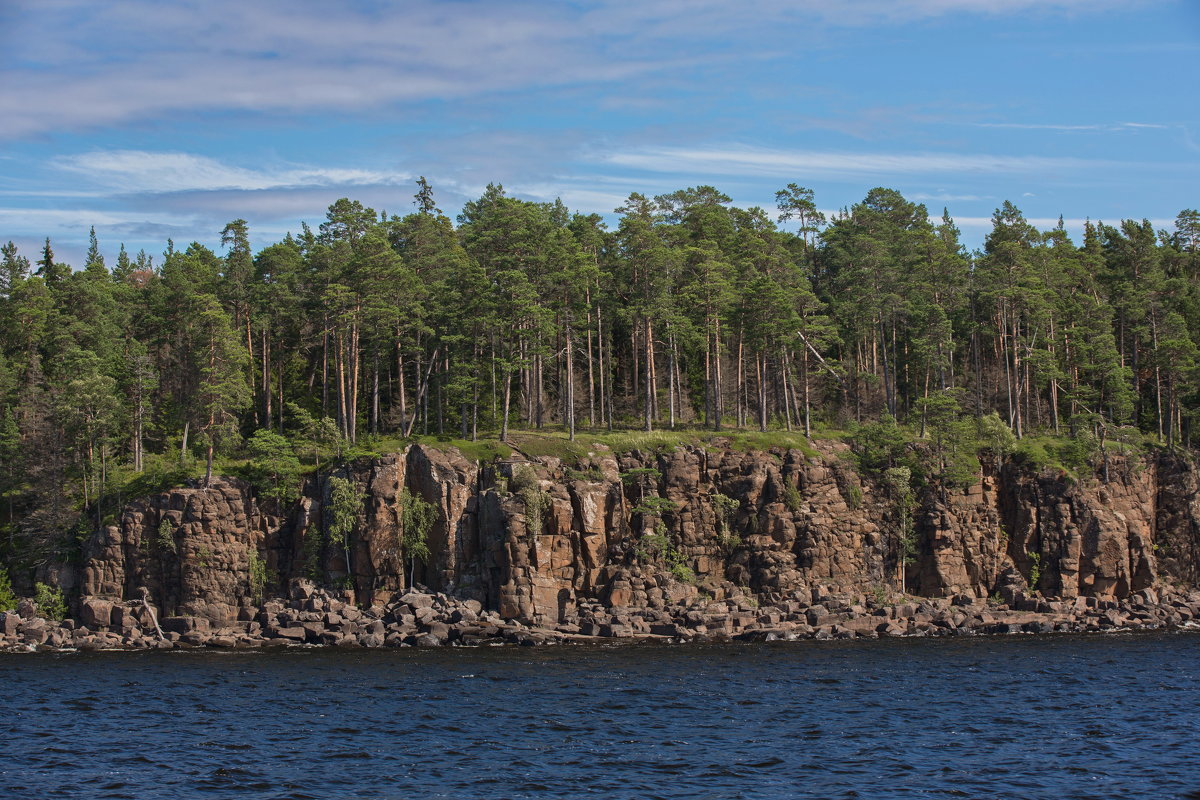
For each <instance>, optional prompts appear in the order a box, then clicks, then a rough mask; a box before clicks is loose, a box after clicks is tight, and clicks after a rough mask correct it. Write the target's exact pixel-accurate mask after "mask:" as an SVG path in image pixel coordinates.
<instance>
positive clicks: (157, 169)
mask: <svg viewBox="0 0 1200 800" xmlns="http://www.w3.org/2000/svg"><path fill="white" fill-rule="evenodd" d="M53 166H55V167H57V168H58V169H60V170H64V171H67V172H70V173H75V174H78V175H81V176H83V177H85V178H87V179H89V180H91V181H92V182H94V183H97V184H104V185H107V186H109V187H111V189H112V190H113V191H114V193H117V194H121V193H144V192H154V193H157V192H181V191H216V190H231V189H232V190H240V191H259V190H263V189H280V188H296V187H303V186H334V185H338V186H366V185H378V184H394V183H399V182H401V181H406V180H408V178H409V176H408V175H404V174H391V173H384V172H379V171H374V170H360V169H344V168H336V167H332V168H331V167H308V166H289V167H284V168H280V169H247V168H244V167H236V166H231V165H229V164H224V163H222V162H220V161H217V160H216V159H212V158H206V157H204V156H197V155H193V154H190V153H171V152H167V153H163V152H148V151H144V150H101V151H95V152H91V153H82V154H79V155H72V156H63V157H60V158H57V159H55V160H54V162H53Z"/></svg>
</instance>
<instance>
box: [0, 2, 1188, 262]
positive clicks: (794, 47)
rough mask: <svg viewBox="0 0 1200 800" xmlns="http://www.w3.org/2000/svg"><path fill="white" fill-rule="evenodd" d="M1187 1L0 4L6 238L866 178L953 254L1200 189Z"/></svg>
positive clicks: (850, 198) (590, 204)
mask: <svg viewBox="0 0 1200 800" xmlns="http://www.w3.org/2000/svg"><path fill="white" fill-rule="evenodd" d="M1198 78H1200V0H821V1H820V2H817V1H816V0H742V2H736V3H735V2H729V1H728V0H591V1H587V0H574V1H565V2H564V1H563V0H556V1H555V2H513V1H512V0H478V1H476V0H407V1H405V2H383V1H382V0H379V1H378V2H368V1H366V0H339V2H332V0H331V1H330V2H311V1H310V0H287V2H283V1H282V0H256V2H245V1H244V0H236V1H235V0H177V1H176V2H172V3H163V2H161V0H125V1H123V2H101V1H98V0H0V241H8V240H12V241H14V242H16V243H17V244H18V246H20V248H21V251H22V252H23V253H24V254H25V255H26V256H28V257H30V259H31V260H36V258H37V257H38V256H39V254H40V252H41V246H42V242H43V240H44V239H45V237H47V236H49V237H50V239H51V241H52V245H53V247H54V251H55V254H56V256H57V260H60V261H66V262H69V263H72V264H74V265H75V266H77V267H78V266H80V265H81V263H82V260H83V253H84V251H85V249H86V247H87V241H88V230H89V228H90V227H92V226H94V227H95V230H96V234H97V237H98V239H99V241H100V245H101V249H102V251H103V252H104V254H105V256H106V258H107V259H108V263H109V264H110V265H111V264H112V263H113V260H114V258H115V254H116V251H117V248H118V246H119V245H120V244H121V243H124V244H125V246H126V247H127V248H128V249H129V251H130V252H131V253H134V252H137V250H139V249H145V250H146V252H147V253H150V254H152V255H155V257H156V262H157V261H158V260H159V255H158V254H160V253H161V252H162V251H163V250H164V249H165V247H166V241H167V239H168V238H172V239H173V240H174V241H175V244H176V246H177V247H183V246H186V244H187V243H189V242H191V241H193V240H194V241H199V242H201V243H202V244H206V245H208V246H209V247H212V248H213V249H214V250H217V251H218V252H220V250H221V246H220V231H221V229H222V228H223V227H224V226H225V224H226V223H227V222H229V221H231V220H234V219H239V218H240V219H245V220H247V221H248V223H249V227H250V232H251V239H252V243H253V244H254V245H255V246H256V247H262V246H265V245H267V244H269V243H271V242H274V241H278V240H279V239H281V238H282V237H283V236H284V235H285V234H286V233H287V232H288V231H298V230H299V229H300V224H301V221H307V222H308V224H309V225H311V226H312V227H314V228H315V227H316V226H317V225H318V224H319V223H320V222H321V221H323V220H324V218H325V210H326V209H327V207H328V206H329V205H330V204H331V203H332V202H333V201H335V200H336V199H338V198H340V197H350V198H352V199H356V200H359V201H361V202H362V203H364V204H365V205H367V206H370V207H372V208H374V209H376V210H377V211H386V212H387V213H388V214H389V215H390V214H400V215H403V214H406V213H409V212H410V211H412V210H413V205H412V201H413V194H414V193H415V191H416V189H415V186H414V181H415V179H416V178H417V177H418V176H421V175H423V176H425V177H426V178H427V179H428V180H429V182H430V183H431V184H432V186H433V189H434V192H435V197H436V199H437V201H438V205H439V206H440V207H441V208H442V209H443V210H444V211H446V213H448V214H449V215H450V216H452V217H453V216H454V215H455V214H456V213H457V212H458V210H459V209H460V208H461V206H462V204H463V203H464V202H466V201H468V200H471V199H473V198H476V197H478V196H479V195H480V194H481V193H482V192H483V190H484V187H485V186H486V185H487V184H488V183H489V182H491V183H499V184H502V185H503V186H504V188H505V189H506V191H507V192H508V193H509V194H511V195H514V196H516V197H520V198H523V199H528V200H535V201H552V200H554V199H555V198H556V197H557V198H561V199H562V201H563V202H564V203H566V204H567V206H568V207H569V208H570V209H571V210H574V211H580V212H584V213H592V212H596V213H601V214H604V215H606V217H607V218H608V219H609V220H610V221H614V222H615V219H616V215H614V214H613V210H614V209H615V208H617V207H618V206H619V205H621V203H622V202H623V201H624V199H625V198H626V197H627V196H628V195H629V193H631V192H640V193H642V194H645V195H656V194H662V193H667V192H671V191H674V190H676V189H681V188H685V187H689V186H699V185H704V184H709V185H713V186H715V187H717V188H718V189H720V190H721V191H723V192H725V193H726V194H727V195H729V196H730V197H731V198H732V199H733V202H734V203H735V204H736V205H739V206H744V207H749V206H756V205H757V206H762V207H763V208H766V209H767V210H768V211H770V212H771V213H773V214H774V213H775V208H774V198H775V192H776V191H778V190H779V189H782V188H784V187H785V186H786V185H787V184H789V183H796V184H799V185H800V186H804V187H808V188H810V189H812V190H813V191H814V192H815V198H816V202H817V205H818V207H820V208H821V209H823V210H825V211H826V212H833V211H836V210H837V209H840V208H845V207H848V206H851V205H853V204H854V203H856V202H859V201H861V200H862V199H863V197H864V196H865V195H866V193H867V192H868V191H869V190H870V189H871V188H873V187H876V186H884V187H887V188H892V189H896V190H898V191H900V192H901V193H902V194H903V195H904V196H905V197H906V198H908V199H909V200H912V201H916V202H921V203H924V204H925V205H926V206H927V207H928V209H929V211H930V213H931V214H932V215H933V216H935V217H938V216H940V215H941V213H942V209H943V208H946V209H948V210H949V212H950V214H951V216H953V217H954V218H955V220H956V222H957V224H958V225H959V227H960V228H961V229H962V233H963V241H964V243H965V244H966V245H967V246H968V247H969V248H972V249H974V248H977V247H980V246H981V245H982V242H983V238H984V236H985V235H986V233H987V231H988V230H989V228H990V218H991V215H992V212H993V211H994V210H995V209H996V208H997V207H999V206H1000V205H1001V204H1002V203H1003V202H1004V201H1005V200H1010V201H1012V202H1013V203H1014V204H1016V205H1017V207H1018V208H1020V209H1021V210H1022V211H1023V212H1024V214H1025V216H1026V217H1027V218H1028V219H1029V220H1030V221H1031V222H1033V223H1034V224H1035V225H1038V226H1039V227H1042V228H1048V227H1052V226H1053V225H1054V224H1056V223H1057V220H1058V217H1059V216H1062V217H1064V219H1065V222H1066V224H1067V227H1068V230H1069V231H1070V232H1071V233H1072V234H1073V235H1074V236H1076V237H1078V232H1079V230H1080V227H1081V226H1082V223H1083V221H1084V220H1085V219H1089V218H1090V219H1092V220H1102V221H1104V222H1108V223H1113V224H1115V223H1117V222H1119V221H1120V220H1121V219H1125V218H1134V219H1142V218H1147V219H1150V220H1151V221H1152V222H1153V223H1154V225H1155V226H1156V227H1158V228H1165V229H1171V228H1173V222H1174V219H1175V216H1176V215H1177V214H1178V213H1179V212H1180V211H1181V210H1183V209H1185V208H1196V207H1198V206H1200V196H1198V195H1200V188H1198V187H1200V103H1198V102H1197V100H1198V99H1200V98H1198V96H1197V95H1198V90H1197V87H1198V86H1200V81H1198V80H1197V79H1198Z"/></svg>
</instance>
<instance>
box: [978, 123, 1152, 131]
mask: <svg viewBox="0 0 1200 800" xmlns="http://www.w3.org/2000/svg"><path fill="white" fill-rule="evenodd" d="M972 124H973V125H974V126H975V127H976V128H1008V129H1011V130H1022V131H1063V132H1084V131H1128V130H1168V129H1169V128H1170V127H1171V126H1170V125H1161V124H1158V123H1153V122H1099V123H1094V124H1089V125H1063V124H1054V123H1032V122H975V123H972Z"/></svg>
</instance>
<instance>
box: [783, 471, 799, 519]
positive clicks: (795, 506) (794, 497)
mask: <svg viewBox="0 0 1200 800" xmlns="http://www.w3.org/2000/svg"><path fill="white" fill-rule="evenodd" d="M783 504H784V505H785V506H787V510H788V511H791V512H792V513H793V514H795V513H796V512H797V511H799V510H800V509H801V507H802V506H803V504H804V496H803V495H801V494H800V490H799V489H798V488H796V485H795V484H793V483H792V482H791V481H789V480H786V479H785V480H784V482H783Z"/></svg>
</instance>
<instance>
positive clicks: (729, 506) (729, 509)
mask: <svg viewBox="0 0 1200 800" xmlns="http://www.w3.org/2000/svg"><path fill="white" fill-rule="evenodd" d="M711 499H712V504H713V511H715V512H717V531H718V533H721V534H726V533H731V532H732V531H733V515H734V514H736V513H737V510H738V509H739V508H741V505H742V504H741V503H739V502H738V501H737V500H735V499H734V498H732V497H729V496H728V495H723V494H721V493H720V492H713V493H712V495H711Z"/></svg>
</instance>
